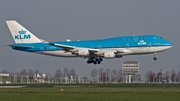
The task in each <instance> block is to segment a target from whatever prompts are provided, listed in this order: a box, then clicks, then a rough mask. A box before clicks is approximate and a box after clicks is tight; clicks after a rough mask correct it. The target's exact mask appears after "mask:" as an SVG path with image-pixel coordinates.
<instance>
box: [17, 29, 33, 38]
mask: <svg viewBox="0 0 180 101" xmlns="http://www.w3.org/2000/svg"><path fill="white" fill-rule="evenodd" d="M18 33H19V35H15V36H14V38H15V40H18V39H31V35H30V34H26V31H24V30H21V31H18Z"/></svg>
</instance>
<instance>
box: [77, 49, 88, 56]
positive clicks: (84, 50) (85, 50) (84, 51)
mask: <svg viewBox="0 0 180 101" xmlns="http://www.w3.org/2000/svg"><path fill="white" fill-rule="evenodd" d="M78 55H79V56H88V55H89V50H87V49H82V50H81V49H80V50H78Z"/></svg>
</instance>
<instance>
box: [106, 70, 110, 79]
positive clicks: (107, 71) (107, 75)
mask: <svg viewBox="0 0 180 101" xmlns="http://www.w3.org/2000/svg"><path fill="white" fill-rule="evenodd" d="M105 75H106V77H105V78H106V80H105V81H106V82H109V77H110V69H109V68H106V69H105Z"/></svg>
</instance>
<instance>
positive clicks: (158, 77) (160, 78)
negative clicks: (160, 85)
mask: <svg viewBox="0 0 180 101" xmlns="http://www.w3.org/2000/svg"><path fill="white" fill-rule="evenodd" d="M161 81H162V69H160V71H159V72H158V73H157V82H161Z"/></svg>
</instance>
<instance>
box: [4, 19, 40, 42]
mask: <svg viewBox="0 0 180 101" xmlns="http://www.w3.org/2000/svg"><path fill="white" fill-rule="evenodd" d="M6 23H7V26H8V28H9V30H10V32H11V34H12V37H13V39H14V41H15V43H38V42H42V41H41V40H40V39H38V38H37V37H36V36H35V35H33V34H32V33H31V32H30V31H28V30H27V29H26V28H24V27H23V26H22V25H20V24H19V23H18V22H16V21H15V20H11V21H6Z"/></svg>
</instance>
